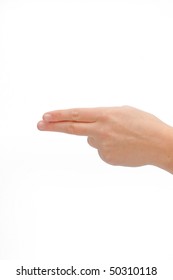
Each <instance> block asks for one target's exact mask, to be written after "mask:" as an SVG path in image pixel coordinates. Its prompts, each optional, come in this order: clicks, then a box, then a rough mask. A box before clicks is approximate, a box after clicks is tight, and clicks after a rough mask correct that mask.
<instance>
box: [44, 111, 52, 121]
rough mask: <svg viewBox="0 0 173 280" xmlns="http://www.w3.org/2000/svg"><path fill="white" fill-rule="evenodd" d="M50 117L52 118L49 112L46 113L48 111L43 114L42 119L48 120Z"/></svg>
mask: <svg viewBox="0 0 173 280" xmlns="http://www.w3.org/2000/svg"><path fill="white" fill-rule="evenodd" d="M51 118H52V116H51V114H48V113H47V114H45V115H44V116H43V119H44V120H45V121H50V120H51Z"/></svg>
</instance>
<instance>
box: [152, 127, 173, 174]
mask: <svg viewBox="0 0 173 280" xmlns="http://www.w3.org/2000/svg"><path fill="white" fill-rule="evenodd" d="M163 126H164V127H162V129H161V131H160V137H159V139H157V145H156V156H155V161H154V165H155V166H157V167H160V168H162V169H164V170H166V171H168V172H170V173H172V174H173V128H172V127H170V126H168V125H163Z"/></svg>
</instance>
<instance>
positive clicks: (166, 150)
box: [37, 106, 173, 173]
mask: <svg viewBox="0 0 173 280" xmlns="http://www.w3.org/2000/svg"><path fill="white" fill-rule="evenodd" d="M37 127H38V129H39V130H44V131H56V132H64V133H70V134H75V135H84V136H88V143H89V145H90V146H92V147H93V148H96V149H97V150H98V153H99V156H100V157H101V159H102V160H104V161H105V162H107V163H108V164H112V165H121V166H142V165H155V166H157V167H160V168H162V169H165V170H166V171H168V172H170V173H173V128H172V127H170V126H169V125H167V124H165V123H164V122H162V121H161V120H159V119H158V118H157V117H155V116H153V115H152V114H149V113H146V112H143V111H141V110H138V109H136V108H133V107H129V106H122V107H105V108H79V109H68V110H57V111H52V112H48V113H46V114H44V115H43V120H42V121H40V122H39V123H38V124H37Z"/></svg>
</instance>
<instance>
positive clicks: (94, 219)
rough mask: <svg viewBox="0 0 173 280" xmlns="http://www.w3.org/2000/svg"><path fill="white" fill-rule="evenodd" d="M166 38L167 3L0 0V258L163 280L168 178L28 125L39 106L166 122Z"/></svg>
mask: <svg viewBox="0 0 173 280" xmlns="http://www.w3.org/2000/svg"><path fill="white" fill-rule="evenodd" d="M172 34H173V2H172V1H165V0H164V1H161V0H160V1H153V0H150V1H140V0H138V1H133V0H132V1H125V0H121V1H89V0H88V1H87V0H86V1H82V0H81V1H73V0H71V1H58V0H57V1H48V0H47V1H46V0H45V1H38V0H36V1H29V0H27V1H26V0H23V1H17V0H14V1H8V0H6V1H5V0H4V1H3V0H0V133H1V134H0V135H1V136H0V259H1V260H6V261H7V262H8V263H9V264H11V262H10V260H13V261H19V262H18V264H19V266H20V265H22V264H23V263H24V260H25V261H26V260H32V261H33V260H35V262H34V261H33V264H34V265H39V263H38V260H39V261H41V260H42V261H43V260H44V264H45V265H46V264H47V265H48V263H49V262H48V261H50V260H52V262H54V263H56V265H59V266H60V265H61V266H62V267H63V266H64V267H65V266H67V265H75V264H76V265H78V266H81V267H94V266H95V267H98V266H100V268H102V269H104V268H105V267H106V268H108V267H109V266H145V267H146V266H158V267H159V270H160V271H159V275H158V278H157V279H167V280H169V279H172V277H173V276H172V274H171V265H172V263H173V239H172V236H173V177H172V175H171V174H169V173H168V172H166V171H164V170H161V169H159V168H156V167H151V166H145V167H139V168H127V167H114V166H109V165H108V164H106V163H104V162H103V161H101V159H100V158H99V156H98V154H97V151H96V150H95V149H92V148H91V147H90V146H89V145H88V144H87V141H86V138H85V137H78V136H72V135H66V134H58V133H54V132H41V131H38V130H37V127H36V125H37V122H38V121H39V120H41V118H42V115H43V113H44V112H47V111H51V110H55V109H64V108H73V107H99V106H119V105H131V106H134V107H137V108H139V109H142V110H145V111H148V112H151V113H153V114H155V115H156V116H157V117H159V118H160V119H162V120H163V121H165V122H167V123H168V124H170V125H172V124H173V109H172V106H173V105H172V94H173V51H172V50H173V36H172ZM36 260H37V261H36ZM7 266H10V265H7ZM0 267H1V269H3V267H5V263H4V262H3V261H1V263H0ZM141 277H142V276H141ZM88 278H89V277H88ZM88 278H87V279H88ZM144 278H145V277H144V276H143V279H144ZM3 279H5V275H4V278H3ZM10 279H15V273H14V271H13V277H11V278H10ZM33 279H34V278H33ZM43 279H44V278H43ZM45 279H48V277H47V278H45ZM63 279H64V278H63ZM68 279H70V277H69V278H68ZM100 279H101V278H100ZM103 279H109V276H108V275H107V277H103ZM110 279H114V278H113V277H112V278H111V277H110ZM119 279H121V278H120V277H119ZM122 279H126V277H125V278H122ZM131 279H133V277H131ZM134 279H136V277H135V278H134ZM146 279H148V278H147V277H146ZM151 279H152V278H151ZM153 279H156V278H153Z"/></svg>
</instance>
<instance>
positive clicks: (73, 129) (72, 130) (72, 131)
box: [67, 123, 76, 134]
mask: <svg viewBox="0 0 173 280" xmlns="http://www.w3.org/2000/svg"><path fill="white" fill-rule="evenodd" d="M67 131H68V133H70V134H75V133H76V127H75V125H74V123H70V124H69V125H68V128H67Z"/></svg>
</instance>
